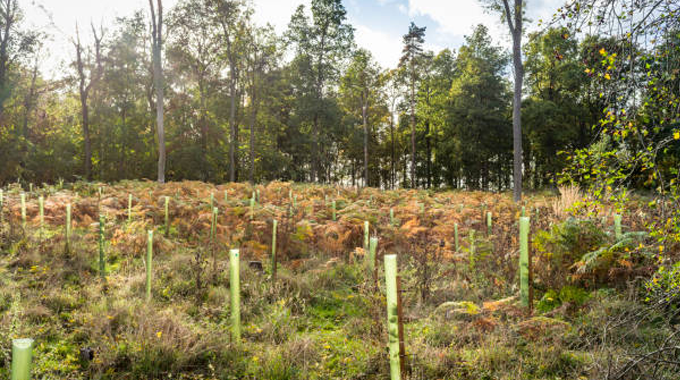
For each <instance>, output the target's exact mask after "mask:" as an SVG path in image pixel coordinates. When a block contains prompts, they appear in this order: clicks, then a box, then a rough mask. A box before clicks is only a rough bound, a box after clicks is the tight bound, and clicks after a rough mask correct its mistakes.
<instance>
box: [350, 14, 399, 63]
mask: <svg viewBox="0 0 680 380" xmlns="http://www.w3.org/2000/svg"><path fill="white" fill-rule="evenodd" d="M354 27H355V29H356V30H355V32H354V38H355V40H356V43H357V45H359V46H360V47H362V48H364V49H366V50H368V51H370V52H371V53H372V54H373V56H374V57H375V59H376V61H378V63H379V64H380V66H382V67H383V68H392V67H396V66H397V64H398V63H399V56H400V55H401V37H400V36H393V35H390V34H388V33H384V32H381V31H379V30H374V29H371V28H369V27H367V26H365V25H360V24H355V25H354Z"/></svg>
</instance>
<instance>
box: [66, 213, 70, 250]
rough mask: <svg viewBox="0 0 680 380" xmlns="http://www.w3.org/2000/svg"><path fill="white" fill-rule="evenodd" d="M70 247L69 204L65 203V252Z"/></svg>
mask: <svg viewBox="0 0 680 380" xmlns="http://www.w3.org/2000/svg"><path fill="white" fill-rule="evenodd" d="M70 249H71V204H70V203H69V204H67V205H66V252H69V250H70Z"/></svg>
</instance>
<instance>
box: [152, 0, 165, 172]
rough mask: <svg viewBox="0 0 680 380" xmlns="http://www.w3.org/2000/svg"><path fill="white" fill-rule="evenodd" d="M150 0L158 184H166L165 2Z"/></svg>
mask: <svg viewBox="0 0 680 380" xmlns="http://www.w3.org/2000/svg"><path fill="white" fill-rule="evenodd" d="M157 6H158V9H157V10H156V9H154V5H153V0H149V8H150V10H151V36H152V51H153V78H154V87H156V128H157V129H158V183H165V128H164V126H163V85H164V84H163V63H162V61H161V59H162V55H161V53H162V50H163V2H162V0H157Z"/></svg>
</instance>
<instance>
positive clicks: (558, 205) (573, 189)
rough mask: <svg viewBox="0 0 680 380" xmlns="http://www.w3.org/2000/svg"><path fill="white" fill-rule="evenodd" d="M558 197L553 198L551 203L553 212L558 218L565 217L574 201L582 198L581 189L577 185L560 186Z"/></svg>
mask: <svg viewBox="0 0 680 380" xmlns="http://www.w3.org/2000/svg"><path fill="white" fill-rule="evenodd" d="M559 191H560V197H559V198H557V199H555V200H554V201H553V203H552V209H553V214H554V215H555V216H556V217H557V218H558V219H565V218H566V217H568V216H569V211H570V210H571V208H572V206H573V205H574V203H576V202H578V201H580V200H581V199H583V195H581V191H580V189H579V188H578V186H573V185H569V186H560V187H559Z"/></svg>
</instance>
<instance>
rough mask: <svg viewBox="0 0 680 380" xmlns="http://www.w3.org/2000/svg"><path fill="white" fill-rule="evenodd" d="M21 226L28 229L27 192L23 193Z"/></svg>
mask: <svg viewBox="0 0 680 380" xmlns="http://www.w3.org/2000/svg"><path fill="white" fill-rule="evenodd" d="M21 228H23V229H24V230H25V229H26V194H24V193H21Z"/></svg>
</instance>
